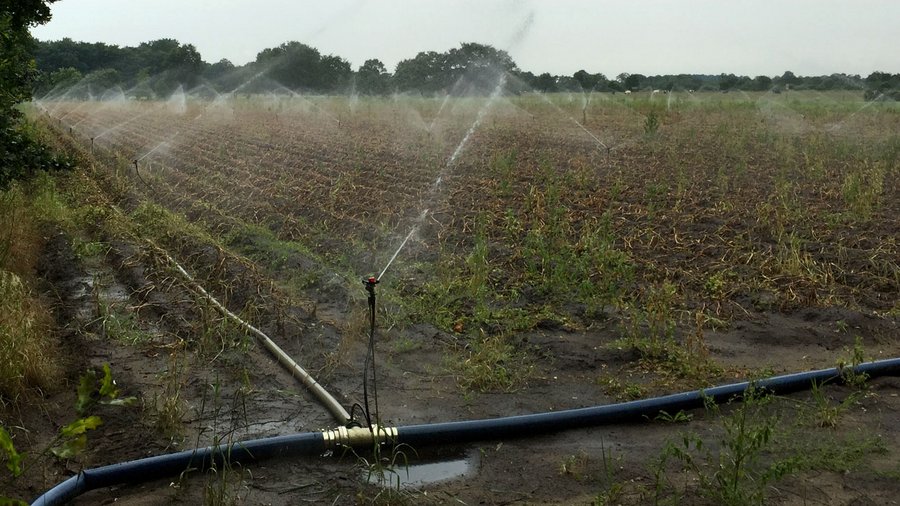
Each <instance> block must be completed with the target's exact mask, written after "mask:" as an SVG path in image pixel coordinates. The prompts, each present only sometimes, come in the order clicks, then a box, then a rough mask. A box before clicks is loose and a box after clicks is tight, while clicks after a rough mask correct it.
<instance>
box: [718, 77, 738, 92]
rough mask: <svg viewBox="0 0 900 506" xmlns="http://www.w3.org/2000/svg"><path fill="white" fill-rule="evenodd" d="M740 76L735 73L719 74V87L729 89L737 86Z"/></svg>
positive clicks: (724, 89) (723, 89)
mask: <svg viewBox="0 0 900 506" xmlns="http://www.w3.org/2000/svg"><path fill="white" fill-rule="evenodd" d="M739 82H740V78H738V76H736V75H734V74H721V75H720V76H719V89H720V90H722V91H728V90H731V89H734V88H737V85H738V83H739Z"/></svg>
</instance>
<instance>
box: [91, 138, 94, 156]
mask: <svg viewBox="0 0 900 506" xmlns="http://www.w3.org/2000/svg"><path fill="white" fill-rule="evenodd" d="M91 154H92V155H93V154H94V138H93V137H91Z"/></svg>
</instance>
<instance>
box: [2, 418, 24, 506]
mask: <svg viewBox="0 0 900 506" xmlns="http://www.w3.org/2000/svg"><path fill="white" fill-rule="evenodd" d="M0 450H3V451H4V452H5V453H6V458H7V462H6V468H7V469H9V472H11V473H12V475H13V476H16V477H18V476H19V475H21V474H22V455H21V454H19V452H17V451H16V447H15V446H14V445H13V442H12V438H11V437H10V436H9V433H8V432H6V429H4V428H3V427H0ZM0 504H2V502H0Z"/></svg>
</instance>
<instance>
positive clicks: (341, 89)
mask: <svg viewBox="0 0 900 506" xmlns="http://www.w3.org/2000/svg"><path fill="white" fill-rule="evenodd" d="M32 51H33V54H34V58H35V61H36V63H37V67H36V70H37V71H38V74H37V76H38V77H37V79H36V81H35V84H34V91H35V93H36V94H38V95H44V94H46V93H50V92H51V91H53V90H61V89H65V90H69V93H70V96H72V95H74V96H81V97H87V96H97V95H99V94H101V93H103V91H104V90H109V89H111V88H114V87H119V88H121V89H124V90H128V92H129V95H131V96H135V97H138V98H152V97H164V96H168V95H169V94H171V93H172V92H173V91H174V90H175V89H176V88H178V87H179V86H182V87H183V89H185V90H192V91H193V92H194V93H199V94H203V93H209V94H213V93H223V92H231V91H234V90H236V89H237V90H238V91H243V92H247V93H260V92H278V91H286V90H291V91H297V92H307V93H329V94H344V93H350V94H361V95H386V94H390V93H395V92H400V93H420V94H424V95H433V94H444V93H449V94H454V95H466V94H487V93H490V91H491V90H493V89H494V88H496V87H497V86H498V85H499V84H500V79H499V76H500V75H505V76H507V79H506V80H504V83H503V86H504V87H505V90H504V91H506V92H511V93H520V92H524V91H530V90H534V91H539V92H589V91H597V92H624V91H626V90H628V91H641V90H666V91H688V90H697V91H703V90H706V91H710V90H714V91H723V92H727V91H732V90H734V91H738V90H743V91H770V90H772V91H775V92H779V91H782V90H789V89H795V90H804V89H810V90H823V91H824V90H834V89H843V90H861V91H863V90H865V91H866V97H867V98H880V97H884V96H888V97H895V98H900V95H897V92H896V91H895V90H900V74H889V73H886V72H872V73H871V74H870V75H868V76H866V77H861V76H859V75H851V74H837V73H836V74H831V75H823V76H797V75H795V74H794V73H793V72H790V71H786V72H784V73H783V74H781V75H778V76H771V77H770V76H764V75H760V76H755V77H749V76H738V75H735V74H724V73H723V74H718V75H701V74H677V75H652V76H646V75H643V74H637V73H635V74H629V73H623V74H619V75H618V76H616V77H615V78H607V77H606V76H605V75H604V74H602V73H590V72H588V71H586V70H579V71H578V72H575V73H574V74H572V75H571V76H568V75H553V74H550V73H549V72H544V73H541V74H534V73H532V72H528V71H523V70H521V69H519V67H518V66H517V65H516V63H515V62H514V61H513V59H512V58H511V57H510V55H509V54H508V53H507V52H506V51H503V50H500V49H496V48H494V47H491V46H489V45H485V44H478V43H474V42H469V43H463V44H461V45H460V46H459V47H456V48H451V49H449V50H447V51H444V52H437V51H422V52H419V53H418V54H416V56H414V57H413V58H409V59H405V60H403V61H401V62H399V63H398V64H397V66H396V68H395V69H394V72H393V73H391V72H389V71H388V69H387V68H386V66H385V65H384V63H383V62H381V61H380V60H378V59H377V58H373V59H369V60H366V61H365V62H364V63H363V64H362V65H360V66H359V67H358V68H357V69H355V70H354V69H353V68H352V66H351V64H350V62H348V61H347V60H346V59H344V58H342V57H340V56H336V55H330V54H329V55H323V54H322V53H320V52H319V50H318V49H316V48H314V47H311V46H309V45H306V44H303V43H300V42H296V41H291V42H285V43H284V44H281V45H280V46H277V47H273V48H267V49H264V50H262V51H260V52H259V53H258V54H257V56H256V59H255V60H254V61H252V62H249V63H247V64H245V65H240V66H236V65H234V64H233V63H232V62H230V61H229V60H227V59H223V60H220V61H218V62H215V63H207V62H206V61H204V60H203V58H202V57H201V55H200V53H199V51H197V48H196V47H195V46H194V45H192V44H182V43H180V42H178V41H177V40H174V39H160V40H155V41H151V42H145V43H142V44H140V45H138V46H135V47H119V46H116V45H110V44H105V43H102V42H95V43H90V42H76V41H73V40H72V39H68V38H66V39H62V40H58V41H34V42H33V44H32Z"/></svg>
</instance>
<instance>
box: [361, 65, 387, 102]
mask: <svg viewBox="0 0 900 506" xmlns="http://www.w3.org/2000/svg"><path fill="white" fill-rule="evenodd" d="M390 78H391V76H390V74H388V72H387V68H386V67H385V66H384V63H381V60H376V59H371V60H366V61H365V63H363V64H362V66H360V67H359V71H357V73H356V88H357V90H358V91H359V93H362V94H363V95H384V94H386V93H387V92H388V90H389V89H390Z"/></svg>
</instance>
